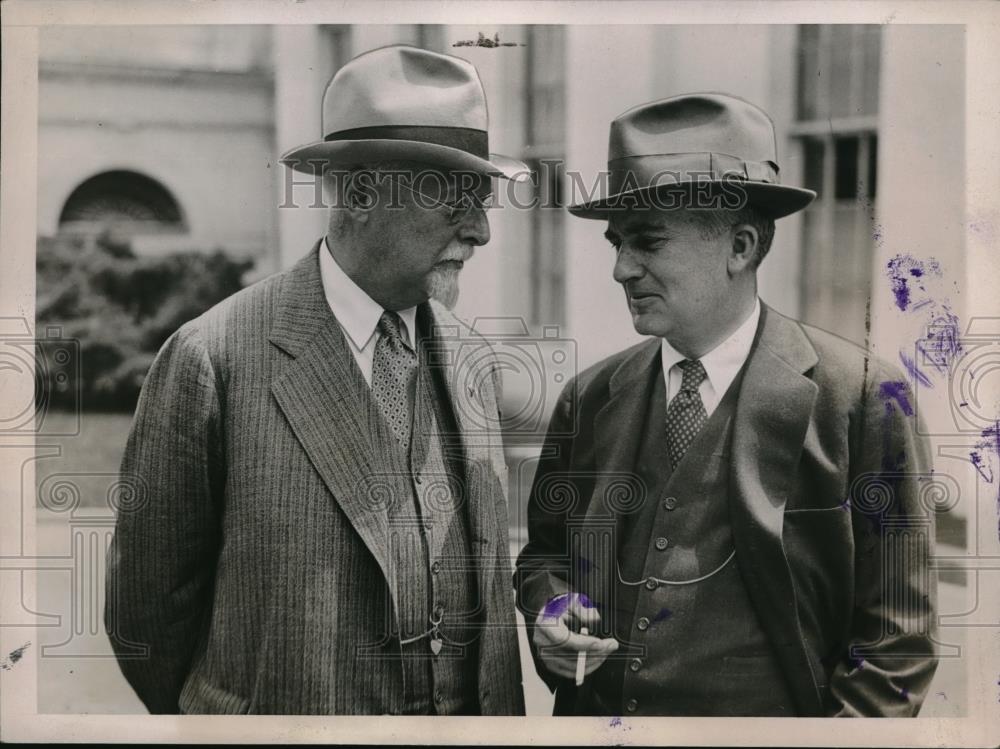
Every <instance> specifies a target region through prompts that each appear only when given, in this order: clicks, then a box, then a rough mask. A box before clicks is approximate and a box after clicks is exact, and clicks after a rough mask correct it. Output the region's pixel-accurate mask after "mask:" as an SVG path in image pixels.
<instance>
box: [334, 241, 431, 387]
mask: <svg viewBox="0 0 1000 749" xmlns="http://www.w3.org/2000/svg"><path fill="white" fill-rule="evenodd" d="M319 249H320V252H319V275H320V279H321V280H322V282H323V294H324V295H325V296H326V303H327V304H328V305H330V309H331V310H332V311H333V314H334V316H335V317H336V318H337V321H338V322H339V323H340V327H341V330H343V331H344V334H345V336H346V338H347V343H348V346H350V349H351V353H352V354H354V360H355V361H356V362H357V363H358V368H359V369H360V370H361V374H363V375H364V377H365V382H367V383H368V385H369V387H370V386H371V384H372V363H373V361H374V358H375V342H376V341H377V340H378V336H377V335H376V333H377V329H378V321H379V318H380V317H382V313H383V312H385V310H384V309H383V308H382V305H380V304H379V303H378V302H376V301H375V300H374V299H372V298H371V297H370V296H368V294H366V293H365V291H364V290H363V289H362V288H361V287H360V286H358V285H357V284H356V283H354V281H352V280H351V277H350V276H348V275H347V274H346V273H345V272H344V269H343V268H341V267H340V266H339V265H338V264H337V261H336V260H334V258H333V253H332V252H330V245H329V244H327V241H326V239H325V238H324V239H323V246H322V247H320V248H319ZM397 313H398V314H399V317H400V319H402V321H403V324H404V327H405V328H406V330H405V333H406V343H407V344H408V345H409V346H410V348H411V349H412V350H414V351H416V346H415V345H414V335H415V331H416V327H415V326H416V324H417V308H416V307H410V308H409V309H403V310H397Z"/></svg>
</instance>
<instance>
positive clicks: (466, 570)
mask: <svg viewBox="0 0 1000 749" xmlns="http://www.w3.org/2000/svg"><path fill="white" fill-rule="evenodd" d="M430 325H431V321H430V319H429V315H428V314H427V313H426V311H425V310H424V307H423V306H422V307H421V308H420V309H419V310H418V318H417V331H416V338H417V340H418V341H419V342H420V343H419V344H418V346H417V349H418V356H419V367H418V370H417V381H416V385H415V395H414V399H413V413H412V425H411V434H412V439H411V446H410V450H409V453H408V454H407V453H406V452H404V450H403V448H402V446H401V445H400V444H399V442H398V441H397V440H396V439H395V438H393V437H392V434H391V432H390V430H389V426H388V424H387V423H386V422H385V421H384V419H382V418H381V417H380V415H379V414H378V413H377V406H376V405H375V404H374V399H372V406H371V407H372V408H374V409H376V412H375V414H374V415H373V417H372V419H371V421H370V423H371V424H372V425H373V427H374V431H375V435H374V436H375V438H376V445H377V447H376V449H377V450H381V451H383V454H384V458H385V465H387V466H389V467H390V469H391V470H390V472H389V473H390V475H389V476H386V477H385V486H386V487H387V488H388V489H389V491H390V493H391V496H390V498H389V501H388V507H387V514H388V527H389V535H390V541H389V546H390V559H391V565H392V568H393V580H392V581H390V584H391V585H392V586H393V590H394V594H395V600H396V606H397V610H396V622H395V624H396V625H397V627H398V637H399V640H400V652H401V655H402V668H403V712H404V713H405V714H417V715H421V714H434V713H437V714H442V715H447V714H470V713H476V712H478V707H479V705H478V698H477V693H478V692H477V670H478V652H479V651H478V637H479V634H480V631H479V627H478V624H479V621H480V614H481V612H480V605H479V600H478V596H477V594H476V575H475V562H474V560H473V559H472V556H471V553H470V544H469V532H468V518H467V515H468V508H467V507H466V502H467V496H466V493H465V483H466V474H465V467H464V461H463V451H462V443H461V436H460V433H459V430H458V427H457V421H456V419H455V415H454V413H453V412H452V409H451V399H450V397H449V395H448V388H447V384H446V382H445V377H444V375H445V373H444V371H443V370H442V369H441V367H440V366H432V365H431V363H430V362H431V358H432V357H431V356H430V354H429V350H428V344H429V343H430V341H431V340H432V339H431V337H430V335H431V331H430ZM434 622H438V625H437V629H436V631H434V632H433V633H432V632H431V630H432V629H433V628H434ZM432 640H436V641H437V643H438V645H439V646H440V647H438V645H432Z"/></svg>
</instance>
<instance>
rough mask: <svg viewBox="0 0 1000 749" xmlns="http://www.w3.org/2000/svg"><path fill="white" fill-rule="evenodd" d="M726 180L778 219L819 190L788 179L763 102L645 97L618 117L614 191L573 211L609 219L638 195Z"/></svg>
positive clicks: (708, 96)
mask: <svg viewBox="0 0 1000 749" xmlns="http://www.w3.org/2000/svg"><path fill="white" fill-rule="evenodd" d="M723 182H725V183H726V184H728V185H732V186H733V190H742V191H744V193H743V194H745V195H746V199H747V202H748V203H749V204H750V205H752V206H754V207H756V208H758V209H759V210H760V211H762V212H763V213H765V214H767V215H768V216H770V217H771V218H780V217H781V216H787V215H788V214H790V213H794V212H795V211H798V210H801V209H803V208H805V207H806V206H807V205H809V203H810V202H812V200H813V198H815V197H816V193H815V192H813V191H812V190H806V189H803V188H800V187H789V186H786V185H782V184H780V182H779V180H778V155H777V144H776V141H775V137H774V123H772V122H771V118H770V117H768V116H767V113H766V112H765V111H764V110H763V109H761V108H760V107H758V106H756V105H754V104H751V103H750V102H748V101H745V100H743V99H740V98H738V97H736V96H730V95H728V94H721V93H694V94H685V95H683V96H674V97H671V98H669V99H661V100H659V101H653V102H649V103H648V104H640V105H639V106H637V107H634V108H632V109H630V110H628V111H627V112H624V113H623V114H620V115H619V116H618V117H616V118H615V119H614V121H613V122H612V123H611V135H610V138H609V144H608V180H607V195H605V196H603V197H598V198H597V199H595V200H588V201H586V202H583V203H579V204H577V205H573V206H570V208H569V211H570V213H572V214H573V215H575V216H580V217H581V218H594V219H606V218H607V217H608V214H609V213H610V212H612V211H615V210H621V209H622V208H623V207H624V206H629V205H630V200H631V201H632V202H631V205H634V204H635V201H636V200H639V201H640V202H642V199H643V198H644V194H645V193H647V192H648V191H649V190H651V189H656V190H657V191H661V190H671V189H691V188H692V187H694V186H696V185H708V186H709V189H711V185H713V184H716V185H717V184H720V183H723ZM626 196H628V197H626ZM623 198H625V199H624V200H623Z"/></svg>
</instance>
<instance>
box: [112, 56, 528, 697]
mask: <svg viewBox="0 0 1000 749" xmlns="http://www.w3.org/2000/svg"><path fill="white" fill-rule="evenodd" d="M323 126H324V133H325V138H324V140H323V141H321V142H318V143H313V144H309V145H306V146H302V147H300V148H297V149H294V150H293V151H291V152H289V153H288V154H286V155H285V157H284V162H285V163H286V164H288V165H290V166H292V167H293V168H295V169H298V170H302V171H313V170H315V169H318V168H322V169H323V171H324V175H325V176H324V186H325V188H326V197H327V199H328V200H329V201H330V202H331V204H332V207H331V211H330V221H329V232H328V233H327V235H326V237H325V239H323V240H320V241H319V242H318V243H317V244H316V245H315V246H314V247H313V248H312V250H311V251H310V252H309V253H308V254H307V255H306V256H305V257H304V258H303V259H302V260H301V261H300V262H298V263H297V264H296V265H295V266H294V267H292V268H291V269H290V270H288V271H287V272H284V273H281V274H279V275H276V276H273V277H271V278H269V279H266V280H264V281H262V282H260V283H258V284H256V285H254V286H252V287H250V288H248V289H245V290H244V291H242V292H240V293H238V294H236V295H234V296H233V297H231V298H229V299H227V300H226V301H224V302H223V303H221V304H220V305H218V306H216V307H215V308H213V309H211V310H209V311H208V312H207V313H205V314H204V315H202V316H201V317H199V318H197V319H195V320H193V321H192V322H190V323H188V324H186V325H184V326H183V327H182V328H181V329H180V330H178V331H177V332H176V334H174V335H173V336H172V337H171V338H170V339H169V340H168V341H167V343H166V344H165V345H164V347H163V349H162V350H161V351H160V353H159V355H158V356H157V358H156V361H155V363H154V364H153V366H152V369H151V370H150V372H149V375H148V377H147V379H146V382H145V385H144V388H143V393H142V396H141V398H140V401H139V406H138V410H137V413H136V415H135V422H134V424H133V427H132V431H131V434H130V436H129V439H128V446H127V448H126V452H125V456H124V459H123V464H122V470H123V472H124V473H127V474H130V475H132V476H135V477H137V480H138V482H139V483H140V484H141V485H143V486H144V487H145V492H146V496H144V497H142V498H140V500H138V501H137V502H136V505H137V506H136V509H135V510H134V511H132V512H123V513H121V514H120V516H119V518H118V524H117V529H116V534H115V539H114V545H113V549H112V550H111V553H110V559H109V569H108V595H107V601H108V604H107V612H106V622H107V627H108V631H109V634H110V635H111V638H112V642H113V644H114V647H115V649H116V652H117V653H118V655H119V663H120V666H121V669H122V671H123V672H124V674H125V676H126V678H127V679H128V680H129V682H130V683H131V685H132V686H133V688H134V689H135V690H136V692H137V693H138V695H139V696H140V697H141V698H142V700H143V702H144V703H145V704H146V706H147V707H148V709H149V710H150V711H151V712H154V713H177V712H183V713H269V714H288V713H313V714H344V713H393V714H417V715H419V714H439V715H456V714H465V715H470V714H474V715H478V714H483V715H487V714H489V715H495V714H522V713H523V710H524V705H523V694H522V689H521V674H520V668H519V660H518V655H517V640H516V634H515V632H516V630H515V628H514V627H515V626H516V625H515V622H516V620H515V616H514V606H513V600H512V596H510V594H509V590H510V588H509V581H510V564H509V561H508V559H507V555H508V537H507V514H506V498H505V487H504V484H503V481H502V480H501V478H500V477H501V476H505V475H506V469H505V466H504V464H503V453H502V450H501V446H500V438H499V435H497V434H495V433H491V432H489V431H484V430H483V428H482V425H483V420H482V419H477V418H476V416H477V415H482V414H484V413H485V414H487V415H492V416H496V414H497V393H496V391H495V389H494V377H491V376H483V377H476V378H472V379H470V380H464V379H463V380H462V381H461V382H458V381H456V367H458V366H459V365H460V363H461V358H462V352H466V351H471V352H472V353H474V354H476V355H477V356H478V357H479V361H480V362H485V363H486V364H485V365H484V366H486V367H487V370H488V371H486V372H482V370H480V371H481V373H482V374H484V375H487V374H491V373H493V372H494V371H495V370H494V369H493V367H494V365H493V363H492V359H491V358H489V357H484V356H483V352H484V349H483V346H485V343H484V342H482V341H481V339H476V338H470V336H471V335H472V334H471V332H470V331H467V330H466V329H464V328H462V327H461V326H460V324H459V322H458V320H457V319H456V318H455V317H453V316H452V314H451V313H450V312H449V311H448V309H446V306H445V304H443V303H442V302H444V303H446V304H453V303H454V301H455V298H456V295H457V276H458V273H459V271H460V269H461V268H462V264H463V263H464V262H465V261H467V260H468V259H469V258H470V257H471V256H472V254H473V249H474V248H475V247H476V246H479V245H484V244H486V243H487V242H488V241H489V238H490V230H489V224H488V222H487V218H486V215H485V213H484V210H483V208H484V206H483V202H484V199H485V198H486V197H487V195H486V192H487V191H488V190H489V188H490V182H491V179H490V178H491V177H493V176H496V177H511V176H515V175H514V172H513V171H512V169H514V168H515V167H516V166H517V165H516V163H515V162H513V161H510V160H504V159H503V157H491V156H490V154H489V152H488V148H487V116H486V100H485V94H484V91H483V88H482V84H481V82H480V80H479V77H478V74H477V73H476V70H475V68H474V67H473V66H472V65H471V64H469V63H468V62H465V61H463V60H460V59H458V58H455V57H450V56H446V55H441V54H436V53H432V52H427V51H424V50H420V49H416V48H413V47H404V46H394V47H387V48H383V49H379V50H376V51H373V52H370V53H367V54H364V55H362V56H360V57H358V58H356V59H354V60H353V61H351V62H350V63H348V64H347V65H345V66H344V67H343V68H342V69H341V70H340V71H339V72H338V73H337V75H336V76H335V77H334V78H333V80H332V81H331V82H330V84H329V86H328V88H327V90H326V94H325V98H324V106H323ZM522 166H523V165H522ZM470 341H471V342H472V344H470ZM473 344H474V345H473ZM136 651H139V655H138V656H137V654H136Z"/></svg>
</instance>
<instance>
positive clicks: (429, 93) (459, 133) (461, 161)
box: [281, 45, 529, 179]
mask: <svg viewBox="0 0 1000 749" xmlns="http://www.w3.org/2000/svg"><path fill="white" fill-rule="evenodd" d="M487 125H488V114H487V110H486V92H485V91H484V90H483V84H482V82H481V81H480V80H479V73H478V72H477V71H476V68H475V67H474V66H473V65H472V63H470V62H468V61H466V60H463V59H461V58H458V57H453V56H452V55H443V54H439V53H437V52H430V51H428V50H425V49H420V48H418V47H410V46H406V45H392V46H389V47H381V48H379V49H375V50H372V51H370V52H366V53H364V54H362V55H359V56H357V57H355V58H354V59H353V60H351V61H350V62H348V63H347V64H346V65H344V66H343V67H342V68H341V69H340V70H339V71H338V72H337V74H336V75H335V76H334V77H333V78H332V79H331V81H330V83H329V84H328V85H327V87H326V93H325V94H324V96H323V140H321V141H316V142H314V143H309V144H306V145H304V146H299V147H297V148H293V149H291V150H290V151H288V152H287V153H285V154H284V155H283V156H282V157H281V163H283V164H286V165H288V166H290V167H291V168H292V169H295V170H296V171H301V172H310V173H311V172H313V171H314V166H313V164H310V162H317V161H319V162H322V164H321V166H322V168H324V169H325V168H328V167H331V166H350V165H357V164H363V163H366V162H371V161H384V160H407V161H419V162H423V163H427V164H428V165H430V166H432V167H444V168H448V169H454V170H468V171H472V172H475V173H479V174H486V175H491V176H497V177H506V178H508V179H521V178H527V176H528V174H529V171H528V167H527V166H526V165H525V164H523V163H522V162H520V161H517V160H516V159H512V158H509V157H506V156H500V155H496V154H490V152H489V138H488V135H487Z"/></svg>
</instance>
